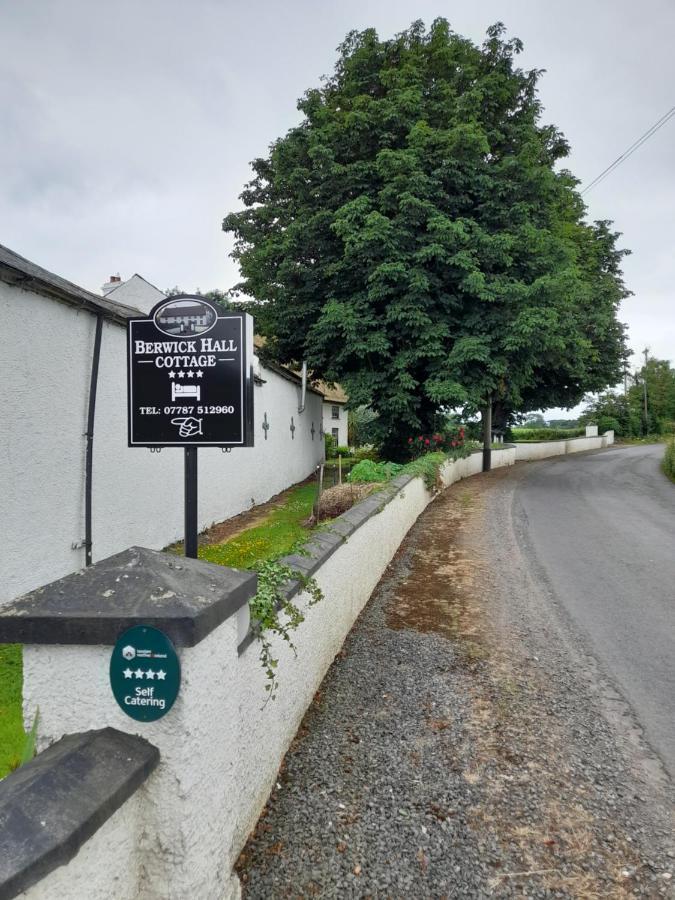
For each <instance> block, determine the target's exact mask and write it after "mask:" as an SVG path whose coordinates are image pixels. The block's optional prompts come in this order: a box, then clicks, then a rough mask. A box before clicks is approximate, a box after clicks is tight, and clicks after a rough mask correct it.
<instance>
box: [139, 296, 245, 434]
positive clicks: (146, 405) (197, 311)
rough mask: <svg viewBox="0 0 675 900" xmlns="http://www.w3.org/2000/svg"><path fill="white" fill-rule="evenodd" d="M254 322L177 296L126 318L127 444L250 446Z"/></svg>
mask: <svg viewBox="0 0 675 900" xmlns="http://www.w3.org/2000/svg"><path fill="white" fill-rule="evenodd" d="M252 362H253V319H252V318H251V316H249V315H247V314H246V313H237V312H230V311H229V310H223V309H219V308H218V307H217V306H216V305H215V304H213V303H210V302H209V301H208V300H205V299H204V298H203V297H199V296H193V295H188V294H179V295H178V296H175V297H171V298H170V299H167V300H162V302H161V303H158V304H157V305H156V306H155V307H154V308H153V309H152V310H151V311H150V313H149V314H148V315H147V316H145V317H139V318H134V319H129V323H128V328H127V379H128V416H129V446H130V447H252V446H253V370H252Z"/></svg>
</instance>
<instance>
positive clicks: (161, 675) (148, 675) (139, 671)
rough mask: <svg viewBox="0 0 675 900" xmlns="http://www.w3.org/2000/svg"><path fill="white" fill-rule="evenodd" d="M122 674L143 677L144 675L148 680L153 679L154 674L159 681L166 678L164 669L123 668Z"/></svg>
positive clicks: (126, 676)
mask: <svg viewBox="0 0 675 900" xmlns="http://www.w3.org/2000/svg"><path fill="white" fill-rule="evenodd" d="M122 674H123V675H124V677H125V678H143V677H144V676H145V678H146V679H149V680H150V681H154V678H155V676H157V678H158V679H159V681H165V680H166V672H165V671H164V669H146V670H145V671H143V669H136V670H135V671H134V670H132V669H125V670H124V671H123V672H122Z"/></svg>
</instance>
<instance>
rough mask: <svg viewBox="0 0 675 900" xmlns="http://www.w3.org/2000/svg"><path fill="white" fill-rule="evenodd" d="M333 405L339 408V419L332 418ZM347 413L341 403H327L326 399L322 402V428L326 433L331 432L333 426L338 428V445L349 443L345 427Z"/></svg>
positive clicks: (343, 445)
mask: <svg viewBox="0 0 675 900" xmlns="http://www.w3.org/2000/svg"><path fill="white" fill-rule="evenodd" d="M334 406H337V408H338V409H339V410H340V418H339V419H334V418H333V407H334ZM348 415H349V413H348V412H347V409H346V407H345V406H344V405H343V404H341V403H328V402H327V401H326V402H324V404H323V430H324V431H325V432H326V434H332V433H333V429H334V428H337V429H338V432H339V436H338V447H347V446H348V444H349V437H348V429H347V421H348V419H347V417H348Z"/></svg>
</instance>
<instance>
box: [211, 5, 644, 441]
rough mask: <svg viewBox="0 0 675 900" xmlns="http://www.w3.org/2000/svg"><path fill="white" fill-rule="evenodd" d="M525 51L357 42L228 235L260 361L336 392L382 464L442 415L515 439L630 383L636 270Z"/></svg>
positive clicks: (305, 102)
mask: <svg viewBox="0 0 675 900" xmlns="http://www.w3.org/2000/svg"><path fill="white" fill-rule="evenodd" d="M521 49H522V46H521V43H520V41H518V40H516V39H506V38H505V29H504V27H503V26H502V25H501V24H497V25H495V26H493V27H492V28H490V29H489V30H488V32H487V38H486V41H485V43H484V44H483V46H482V47H478V46H476V45H475V44H474V43H472V42H471V41H469V40H467V39H465V38H463V37H461V36H459V35H457V34H455V33H454V32H452V30H451V29H450V26H449V24H448V22H447V21H445V20H444V19H438V20H436V21H435V22H434V23H433V24H432V26H431V28H430V29H429V30H428V31H427V30H426V29H425V27H424V25H423V24H422V23H421V22H415V23H413V25H412V26H411V27H410V28H409V29H408V30H407V31H405V32H403V33H402V34H400V35H398V36H396V37H394V38H393V39H391V40H380V39H379V38H378V35H377V33H376V32H375V31H374V30H373V29H367V30H366V31H363V32H352V33H350V34H349V35H348V36H347V38H346V40H345V41H344V43H343V44H342V45H341V47H340V48H339V56H338V60H337V63H336V66H335V71H334V74H333V75H332V77H330V78H328V79H326V80H325V82H324V83H323V86H322V87H320V88H315V89H312V90H309V91H308V92H307V93H306V94H305V96H304V97H303V98H302V99H301V100H300V101H299V103H298V108H299V110H300V111H301V112H302V113H303V120H302V121H301V123H300V124H299V125H297V126H296V127H294V128H292V129H291V130H290V131H289V132H288V133H287V134H286V135H285V136H284V137H282V138H280V139H279V140H277V141H276V142H275V143H274V144H273V145H272V146H271V148H270V151H269V154H268V155H267V156H266V157H265V158H260V159H256V160H254V162H253V163H252V166H253V170H254V173H255V177H254V178H253V180H252V181H251V182H250V183H249V184H248V185H247V187H246V189H245V190H244V192H243V193H242V195H241V199H242V201H243V205H244V209H243V210H240V211H237V212H233V213H230V214H229V215H228V216H226V218H225V220H224V223H223V228H224V230H225V231H227V232H232V233H233V234H234V237H235V247H234V252H233V256H234V257H235V259H237V260H238V262H239V265H240V269H241V273H242V276H243V280H242V282H241V284H239V285H238V286H237V289H238V290H239V291H242V292H244V293H245V294H247V295H248V296H250V297H252V298H254V299H255V301H256V302H257V310H255V311H254V314H256V315H257V318H258V320H259V327H261V329H262V330H263V331H264V332H265V333H266V334H267V336H268V338H269V341H268V352H269V353H271V354H273V355H274V356H275V357H276V359H277V360H278V361H279V362H284V363H297V362H298V361H300V360H301V359H306V360H307V362H308V365H309V367H310V369H311V370H312V371H313V372H314V373H315V375H316V377H320V378H322V379H324V380H327V381H338V380H339V381H340V382H342V383H343V384H344V386H345V388H346V390H347V392H348V394H349V397H350V401H351V403H352V404H353V405H354V406H358V405H368V406H370V407H371V408H372V409H374V410H376V411H377V413H378V420H377V423H378V427H379V428H380V429H381V432H382V435H381V436H382V437H383V438H384V439H385V442H386V443H387V444H388V446H389V448H395V447H396V446H401V445H402V443H403V440H404V438H405V436H406V435H409V434H411V433H412V432H414V431H422V430H424V431H426V430H430V429H431V428H433V427H434V425H435V420H436V418H437V416H438V414H439V412H440V411H441V410H444V409H448V408H456V407H458V406H465V407H467V408H469V409H471V410H475V409H478V408H480V407H482V406H483V405H484V404H485V403H486V402H487V401H488V398H489V399H490V400H491V402H492V404H493V407H494V409H495V412H496V415H497V417H498V418H500V417H501V418H502V419H505V418H507V417H508V416H509V415H510V414H512V413H513V412H515V411H527V410H533V409H541V408H545V407H546V406H571V405H573V404H575V403H576V402H578V401H579V400H580V399H581V397H582V396H583V394H584V393H585V392H587V391H597V390H600V389H602V388H603V387H605V386H606V385H608V384H611V383H616V381H617V380H618V378H619V376H620V371H621V367H622V365H623V360H624V357H625V345H624V329H623V326H622V325H621V324H620V323H619V322H618V321H617V310H618V305H619V303H620V301H621V299H622V298H623V297H624V296H626V293H627V292H626V290H625V288H624V286H623V282H622V279H621V271H620V262H621V256H622V254H623V253H624V252H625V251H621V250H618V249H617V246H616V242H617V237H618V236H617V235H616V234H615V233H613V232H612V231H611V228H610V223H608V222H596V223H594V224H589V223H587V222H585V221H584V213H585V208H584V205H583V202H582V200H581V199H580V197H579V195H578V193H577V191H576V190H575V187H576V185H577V181H576V179H575V178H574V177H573V176H572V175H571V174H570V173H569V172H568V171H566V170H564V169H559V168H558V167H557V164H558V162H559V161H560V160H561V159H563V158H564V157H565V156H566V155H567V154H568V152H569V147H568V144H567V143H566V141H565V139H564V138H563V136H562V135H561V133H560V132H559V131H558V130H557V129H556V128H555V127H553V126H550V125H544V124H542V123H541V121H540V119H541V112H542V110H541V104H540V101H539V99H538V97H537V82H538V79H539V77H540V75H541V72H540V71H538V70H532V71H523V70H521V69H519V68H517V66H516V64H515V59H516V56H517V55H518V53H519V52H520V51H521Z"/></svg>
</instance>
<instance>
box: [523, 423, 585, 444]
mask: <svg viewBox="0 0 675 900" xmlns="http://www.w3.org/2000/svg"><path fill="white" fill-rule="evenodd" d="M511 434H512V435H513V440H514V441H521V442H526V441H535V442H538V441H565V440H569V438H575V437H583V436H584V435H585V434H586V429H585V428H519V427H518V426H514V427H513V428H511Z"/></svg>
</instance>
